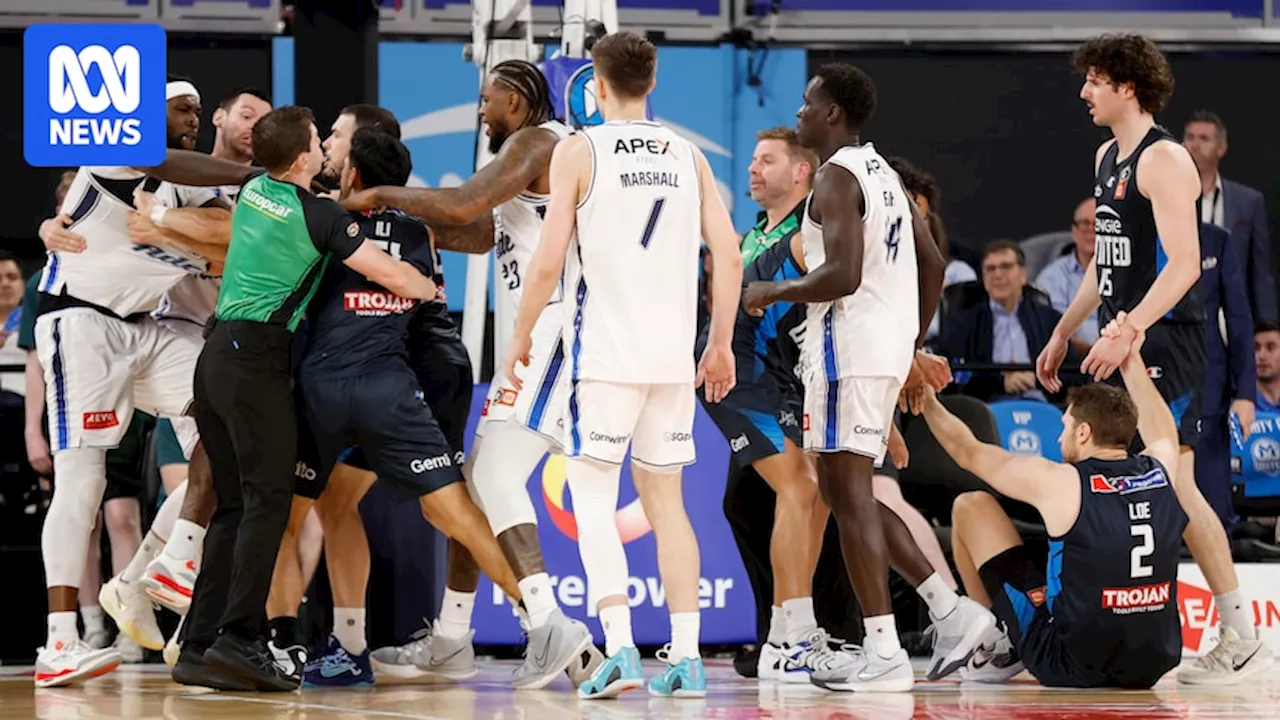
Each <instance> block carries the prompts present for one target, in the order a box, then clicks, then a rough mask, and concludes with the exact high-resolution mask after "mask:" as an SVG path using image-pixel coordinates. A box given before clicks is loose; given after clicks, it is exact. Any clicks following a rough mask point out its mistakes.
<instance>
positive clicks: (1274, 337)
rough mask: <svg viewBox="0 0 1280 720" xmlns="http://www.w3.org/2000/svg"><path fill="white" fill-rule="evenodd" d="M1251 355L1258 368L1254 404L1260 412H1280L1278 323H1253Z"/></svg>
mask: <svg viewBox="0 0 1280 720" xmlns="http://www.w3.org/2000/svg"><path fill="white" fill-rule="evenodd" d="M1253 357H1254V360H1255V362H1256V364H1257V368H1258V393H1257V396H1256V398H1255V400H1256V402H1255V403H1254V405H1255V407H1256V408H1257V409H1258V410H1259V411H1261V412H1269V413H1275V412H1280V323H1277V322H1276V321H1274V320H1263V321H1261V322H1258V323H1256V324H1255V325H1254V329H1253Z"/></svg>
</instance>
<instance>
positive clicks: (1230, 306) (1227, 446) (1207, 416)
mask: <svg viewBox="0 0 1280 720" xmlns="http://www.w3.org/2000/svg"><path fill="white" fill-rule="evenodd" d="M1200 258H1201V261H1200V284H1199V287H1200V294H1201V296H1202V299H1203V301H1204V316H1205V317H1206V318H1210V319H1212V318H1218V317H1222V318H1223V320H1222V326H1221V328H1223V329H1225V332H1223V330H1222V329H1220V326H1219V324H1218V323H1216V322H1213V321H1212V320H1210V322H1206V323H1205V324H1204V330H1205V331H1204V343H1205V358H1206V360H1207V362H1206V363H1205V373H1204V393H1203V395H1202V396H1201V399H1200V428H1201V432H1200V438H1199V439H1198V440H1197V442H1196V457H1195V461H1196V485H1198V486H1199V487H1200V492H1201V494H1203V495H1204V498H1205V500H1208V501H1209V505H1210V506H1211V507H1212V508H1213V510H1214V512H1215V513H1217V514H1218V518H1219V519H1221V520H1222V525H1223V527H1225V528H1226V529H1227V530H1228V531H1230V530H1231V526H1232V525H1233V524H1235V520H1236V517H1235V510H1234V507H1233V502H1232V500H1231V433H1230V424H1229V419H1228V418H1229V415H1228V413H1230V414H1234V415H1235V416H1236V418H1237V419H1238V420H1239V422H1240V431H1241V437H1242V439H1243V438H1245V437H1248V436H1249V432H1250V428H1251V427H1252V426H1253V416H1254V403H1253V398H1254V394H1255V392H1256V390H1255V388H1256V385H1257V383H1256V380H1255V377H1256V376H1255V374H1254V356H1253V353H1252V352H1250V347H1249V346H1250V337H1251V336H1252V335H1253V329H1254V326H1253V315H1252V314H1251V313H1250V312H1249V296H1248V294H1247V293H1246V292H1245V286H1244V273H1243V272H1241V269H1240V260H1239V259H1238V258H1237V257H1236V252H1235V248H1234V247H1233V246H1232V242H1231V235H1230V234H1228V233H1227V231H1226V230H1224V229H1222V228H1220V227H1218V226H1217V225H1211V224H1209V223H1202V224H1201V226H1200ZM1224 335H1225V337H1224ZM1151 371H1152V372H1157V369H1156V368H1152V369H1151Z"/></svg>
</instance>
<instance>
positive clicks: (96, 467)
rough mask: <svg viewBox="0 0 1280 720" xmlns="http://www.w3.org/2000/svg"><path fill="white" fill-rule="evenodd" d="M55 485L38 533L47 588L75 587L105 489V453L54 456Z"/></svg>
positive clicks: (89, 451) (77, 451) (66, 452)
mask: <svg viewBox="0 0 1280 720" xmlns="http://www.w3.org/2000/svg"><path fill="white" fill-rule="evenodd" d="M53 470H54V475H55V476H56V477H57V482H56V483H55V484H54V487H53V500H52V501H51V502H50V503H49V512H48V515H46V516H45V519H44V529H43V530H42V531H41V534H40V547H41V552H42V553H43V554H44V575H45V584H46V586H47V587H77V586H79V584H80V577H81V576H82V575H83V574H84V565H85V553H86V552H87V551H88V548H89V535H90V533H91V532H92V531H93V524H94V520H95V519H96V517H97V514H98V508H99V507H100V506H101V505H102V494H103V493H104V492H105V491H106V488H107V452H106V450H104V449H102V448H85V447H80V448H71V449H68V450H63V451H62V452H59V453H56V454H54V456H53Z"/></svg>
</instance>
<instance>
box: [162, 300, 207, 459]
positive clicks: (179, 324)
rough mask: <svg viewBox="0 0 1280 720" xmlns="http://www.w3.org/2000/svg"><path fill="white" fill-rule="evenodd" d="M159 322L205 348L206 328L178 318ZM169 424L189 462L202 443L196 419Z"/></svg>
mask: <svg viewBox="0 0 1280 720" xmlns="http://www.w3.org/2000/svg"><path fill="white" fill-rule="evenodd" d="M158 322H159V323H160V326H161V327H163V328H165V329H166V330H170V331H172V332H175V333H177V334H178V335H181V336H183V337H184V338H186V340H187V341H188V342H191V343H193V344H195V346H196V347H199V348H201V349H203V348H204V326H202V325H197V324H196V323H194V322H191V321H190V320H183V319H182V318H176V317H174V318H160V320H159V321H158ZM198 356H199V355H198V353H197V357H198ZM194 372H195V367H194V366H192V373H194ZM169 424H170V425H172V426H173V435H174V437H176V438H177V439H178V444H179V445H180V446H182V454H183V456H185V457H186V458H187V461H188V462H189V461H190V460H191V453H192V451H194V450H195V449H196V443H197V442H199V441H200V430H199V428H197V427H196V419H195V418H194V417H193V416H191V415H182V416H180V417H171V418H169Z"/></svg>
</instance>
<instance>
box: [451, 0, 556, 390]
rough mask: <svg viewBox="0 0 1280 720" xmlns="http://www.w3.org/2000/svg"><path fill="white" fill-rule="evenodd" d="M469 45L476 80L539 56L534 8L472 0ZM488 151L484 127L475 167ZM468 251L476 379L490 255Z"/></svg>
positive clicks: (467, 322) (504, 306)
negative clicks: (511, 63)
mask: <svg viewBox="0 0 1280 720" xmlns="http://www.w3.org/2000/svg"><path fill="white" fill-rule="evenodd" d="M471 18H472V25H471V44H470V45H467V46H466V48H464V49H463V51H462V55H463V58H464V59H466V60H469V61H471V62H474V63H475V64H476V65H477V66H478V67H479V68H480V82H481V83H483V82H484V78H485V76H486V75H488V74H489V71H491V70H492V69H493V67H494V66H495V65H497V64H498V63H500V62H503V61H506V60H528V61H529V62H533V63H536V62H538V61H539V60H541V57H540V55H541V50H542V48H541V47H539V46H538V45H535V44H534V42H533V13H532V9H531V4H530V0H475V2H474V3H473V5H472V7H471ZM491 159H493V156H492V155H491V154H490V153H489V140H488V138H487V137H485V135H484V133H483V132H479V133H476V169H477V170H479V169H480V168H482V167H484V165H485V164H486V163H488V162H489V161H490V160H491ZM491 254H492V253H487V254H485V255H469V256H467V285H466V288H467V289H466V295H465V297H464V298H463V310H462V342H463V344H464V345H466V347H467V354H468V355H470V356H471V372H472V375H473V379H474V381H475V382H479V381H480V377H481V362H482V360H483V358H484V341H485V337H484V332H485V321H486V319H487V318H488V310H489V257H490V255H491ZM493 280H494V287H495V288H500V287H501V286H500V285H498V282H499V278H498V277H497V267H496V265H495V267H494V278H493ZM509 305H510V303H508V302H506V298H505V297H504V293H499V294H498V295H497V297H495V302H494V331H495V332H494V343H493V350H494V362H495V363H501V362H502V360H503V358H504V354H505V352H506V341H507V337H508V336H509V335H510V332H509V331H507V329H506V328H508V327H509V326H510V325H511V324H512V323H514V322H515V318H514V317H508V316H510V315H513V314H514V313H515V311H516V308H514V307H509Z"/></svg>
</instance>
